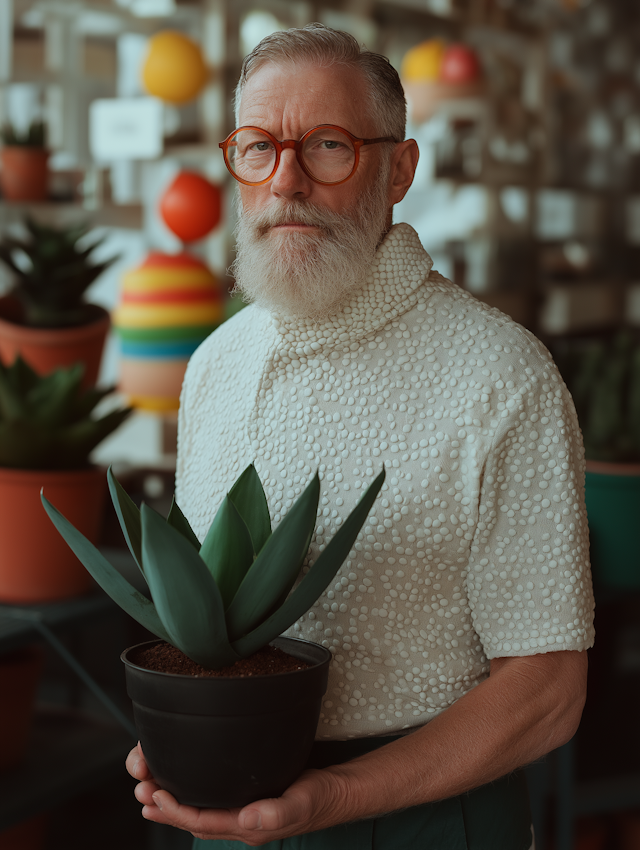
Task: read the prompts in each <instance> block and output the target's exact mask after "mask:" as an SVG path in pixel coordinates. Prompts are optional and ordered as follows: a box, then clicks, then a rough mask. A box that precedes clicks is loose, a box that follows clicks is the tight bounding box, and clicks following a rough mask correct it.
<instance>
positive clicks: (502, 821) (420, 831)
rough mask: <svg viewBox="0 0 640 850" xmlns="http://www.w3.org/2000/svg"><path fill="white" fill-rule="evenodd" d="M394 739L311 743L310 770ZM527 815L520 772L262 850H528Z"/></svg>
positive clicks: (210, 848)
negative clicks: (443, 796) (480, 785)
mask: <svg viewBox="0 0 640 850" xmlns="http://www.w3.org/2000/svg"><path fill="white" fill-rule="evenodd" d="M393 740H395V739H394V738H362V739H360V740H356V741H336V742H321V741H318V742H316V743H315V744H314V749H313V751H312V754H311V757H310V759H309V762H308V765H307V766H308V767H310V768H322V767H327V766H328V765H331V764H341V763H342V762H345V761H349V760H350V759H353V758H356V757H357V756H360V755H363V754H364V753H367V752H371V750H374V749H376V748H377V747H380V746H382V745H383V744H386V743H389V742H390V741H393ZM248 846H249V845H247V844H245V843H244V842H242V841H202V840H200V839H195V841H194V844H193V850H241V848H244V847H248ZM530 847H531V812H530V809H529V797H528V793H527V787H526V781H525V778H524V775H523V774H522V773H521V772H516V773H512V774H510V775H509V776H505V777H503V778H502V779H498V780H497V781H496V782H491V783H490V784H488V785H483V786H482V787H481V788H476V789H475V790H473V791H470V792H469V793H467V794H461V795H460V796H458V797H451V798H450V799H448V800H442V801H440V802H438V803H425V804H424V805H422V806H414V807H412V808H410V809H405V810H404V811H401V812H395V813H394V814H390V815H383V816H382V817H377V818H371V819H370V820H361V821H356V822H355V823H348V824H342V825H340V826H332V827H330V828H329V829H322V830H319V831H317V832H310V833H308V834H307V835H296V836H294V837H293V838H285V839H282V840H279V841H271V842H269V843H268V844H264V845H263V850H529V848H530Z"/></svg>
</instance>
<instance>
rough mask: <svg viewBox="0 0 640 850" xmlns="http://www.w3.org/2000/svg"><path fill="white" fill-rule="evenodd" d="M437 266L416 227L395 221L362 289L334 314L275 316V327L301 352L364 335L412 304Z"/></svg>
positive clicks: (291, 345) (283, 339) (309, 351)
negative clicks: (324, 316)
mask: <svg viewBox="0 0 640 850" xmlns="http://www.w3.org/2000/svg"><path fill="white" fill-rule="evenodd" d="M432 265H433V261H432V259H431V257H430V256H429V255H428V254H427V252H426V251H425V250H424V248H423V247H422V244H421V242H420V240H419V238H418V234H417V233H416V232H415V230H414V229H413V228H412V227H411V226H410V225H408V224H396V225H394V226H393V227H392V228H391V229H390V230H389V232H388V233H387V235H386V236H385V238H384V239H383V240H382V242H381V243H380V246H379V248H378V250H377V251H376V254H375V257H374V259H373V263H372V265H371V269H370V270H369V273H368V275H367V277H366V280H365V283H364V285H363V286H362V288H360V289H359V290H358V291H357V292H355V293H354V295H353V297H352V298H351V299H350V300H349V301H348V302H347V303H346V304H344V305H343V306H342V307H341V308H340V309H339V310H338V311H337V312H336V313H335V314H334V315H332V316H330V317H329V318H327V319H325V320H323V321H320V322H313V321H311V320H310V319H305V318H299V317H291V316H281V315H273V316H272V320H273V324H274V327H275V329H276V332H277V333H278V334H279V335H280V336H281V338H282V342H283V343H284V346H285V347H286V348H288V349H290V350H291V351H295V352H299V353H301V354H312V353H313V352H316V351H318V350H320V349H321V348H323V347H325V346H327V345H332V344H333V345H335V344H339V343H343V342H354V341H356V340H358V339H361V338H362V337H364V336H367V335H369V334H371V333H374V332H375V331H377V330H378V329H379V328H381V327H383V326H384V325H386V324H387V322H389V321H391V320H392V319H394V318H396V317H397V316H400V315H402V313H405V312H406V311H407V310H409V309H411V307H413V305H414V304H415V302H416V300H417V298H418V289H419V288H420V287H421V286H422V284H423V283H424V282H425V280H426V279H427V277H428V275H429V272H430V271H431V267H432Z"/></svg>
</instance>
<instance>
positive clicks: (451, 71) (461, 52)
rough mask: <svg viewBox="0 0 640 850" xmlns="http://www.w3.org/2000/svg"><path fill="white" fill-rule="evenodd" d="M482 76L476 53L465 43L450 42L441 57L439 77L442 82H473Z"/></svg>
mask: <svg viewBox="0 0 640 850" xmlns="http://www.w3.org/2000/svg"><path fill="white" fill-rule="evenodd" d="M481 76H482V68H481V67H480V61H479V59H478V56H477V54H476V53H475V51H473V50H472V49H471V48H470V47H467V45H466V44H450V45H449V47H447V49H446V50H445V52H444V55H443V57H442V64H441V65H440V79H441V80H442V82H444V83H475V82H476V81H477V80H479V79H480V77H481Z"/></svg>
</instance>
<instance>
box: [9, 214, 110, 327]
mask: <svg viewBox="0 0 640 850" xmlns="http://www.w3.org/2000/svg"><path fill="white" fill-rule="evenodd" d="M24 223H25V227H26V230H27V234H28V235H27V237H26V238H17V237H14V236H10V235H8V234H7V235H5V236H4V238H3V239H2V241H0V260H2V262H4V263H5V265H7V266H8V267H9V269H10V270H11V272H12V273H13V275H14V277H15V283H14V287H13V290H12V294H13V295H14V296H15V297H16V298H17V299H18V300H19V302H20V304H21V306H22V309H23V311H24V323H25V324H26V325H30V326H32V327H52V328H58V327H69V326H73V325H79V324H83V323H84V322H86V321H87V320H88V317H89V315H92V312H91V311H92V310H95V307H92V305H89V304H87V303H86V302H85V300H84V295H85V292H86V290H87V289H88V287H89V286H90V285H91V284H92V283H93V282H94V281H95V280H96V278H98V277H99V276H100V275H101V274H102V273H103V272H104V271H105V270H106V269H108V268H109V266H110V265H111V264H112V263H114V262H115V261H116V260H117V259H118V258H117V257H111V258H110V259H108V260H104V261H103V262H94V260H93V258H92V255H93V252H94V251H95V250H96V248H98V246H99V245H101V244H102V243H103V242H104V238H100V239H97V240H94V241H92V242H91V243H90V244H85V243H84V241H83V238H84V237H85V236H86V235H87V233H88V232H89V227H88V226H87V225H86V224H77V225H73V226H72V227H48V226H46V225H43V224H39V223H38V222H36V221H34V220H33V219H32V218H30V217H27V218H26V219H25V222H24Z"/></svg>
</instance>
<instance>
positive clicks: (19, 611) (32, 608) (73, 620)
mask: <svg viewBox="0 0 640 850" xmlns="http://www.w3.org/2000/svg"><path fill="white" fill-rule="evenodd" d="M116 610H117V606H116V605H115V604H114V603H113V602H112V601H111V599H110V598H109V597H108V596H106V595H105V594H104V593H102V592H100V593H95V594H91V595H88V596H82V597H78V598H77V599H65V600H64V601H62V602H51V603H47V604H42V605H0V652H9V651H11V650H13V649H19V648H20V647H21V646H24V645H25V644H27V643H31V642H32V641H35V640H42V632H41V631H40V630H39V628H38V623H44V625H45V626H48V627H49V628H56V627H57V626H62V625H64V626H65V627H73V626H76V625H80V624H82V623H83V622H87V621H92V620H93V619H94V617H96V616H99V615H101V614H106V613H108V612H110V611H116Z"/></svg>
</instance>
